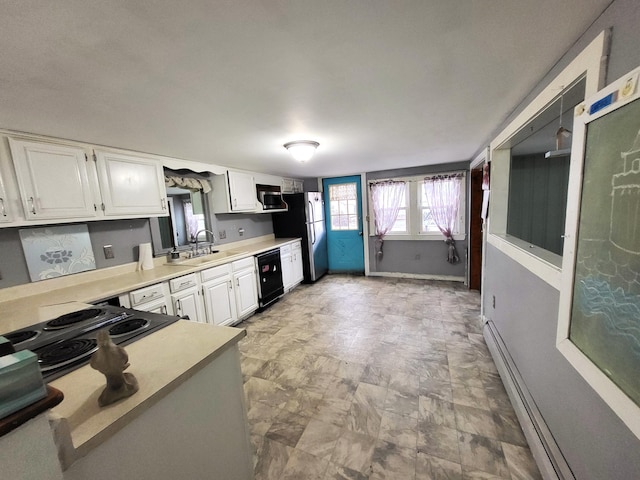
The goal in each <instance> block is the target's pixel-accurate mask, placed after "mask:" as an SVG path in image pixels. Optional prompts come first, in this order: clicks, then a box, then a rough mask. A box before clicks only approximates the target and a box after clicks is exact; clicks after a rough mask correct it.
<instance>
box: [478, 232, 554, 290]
mask: <svg viewBox="0 0 640 480" xmlns="http://www.w3.org/2000/svg"><path fill="white" fill-rule="evenodd" d="M487 242H488V243H489V244H491V245H493V246H494V247H496V248H497V249H498V250H500V251H501V252H502V253H504V254H505V255H507V256H508V257H510V258H511V259H513V260H514V261H516V262H518V263H519V264H520V265H522V266H523V267H524V268H526V269H527V270H529V271H530V272H531V273H533V274H534V275H536V276H538V277H540V278H541V279H542V280H544V281H545V282H547V283H548V284H549V285H551V286H552V287H553V288H555V289H556V290H560V285H561V280H562V257H561V256H560V255H557V254H555V253H552V252H550V251H548V250H545V249H543V248H540V247H536V246H532V245H531V244H530V243H529V242H525V241H524V240H520V239H519V238H516V237H512V236H511V235H496V234H495V233H491V234H489V235H488V236H487Z"/></svg>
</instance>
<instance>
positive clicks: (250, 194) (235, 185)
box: [228, 170, 258, 212]
mask: <svg viewBox="0 0 640 480" xmlns="http://www.w3.org/2000/svg"><path fill="white" fill-rule="evenodd" d="M228 175H229V194H230V201H231V210H233V211H234V212H238V211H254V210H255V209H256V203H257V201H258V199H257V197H256V182H255V180H254V178H253V176H252V175H249V174H248V173H242V172H233V171H231V170H230V171H229V172H228Z"/></svg>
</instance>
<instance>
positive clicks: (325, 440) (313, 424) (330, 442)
mask: <svg viewBox="0 0 640 480" xmlns="http://www.w3.org/2000/svg"><path fill="white" fill-rule="evenodd" d="M341 433H342V429H341V428H340V427H338V426H336V425H332V424H330V423H324V422H322V421H320V420H316V419H313V418H312V419H311V420H309V423H308V424H307V428H305V429H304V432H303V433H302V436H301V437H300V440H299V441H298V444H297V445H296V448H297V449H299V450H303V451H305V452H307V453H310V454H311V455H313V456H315V457H318V458H326V459H329V458H331V455H332V454H333V449H334V448H335V446H336V443H337V442H338V439H339V438H340V435H341Z"/></svg>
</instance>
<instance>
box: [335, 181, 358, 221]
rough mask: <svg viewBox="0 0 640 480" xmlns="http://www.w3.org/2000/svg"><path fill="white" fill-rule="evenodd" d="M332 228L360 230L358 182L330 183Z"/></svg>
mask: <svg viewBox="0 0 640 480" xmlns="http://www.w3.org/2000/svg"><path fill="white" fill-rule="evenodd" d="M329 199H330V202H329V203H330V205H331V213H330V215H331V230H358V192H357V191H356V183H355V182H354V183H342V184H340V185H329Z"/></svg>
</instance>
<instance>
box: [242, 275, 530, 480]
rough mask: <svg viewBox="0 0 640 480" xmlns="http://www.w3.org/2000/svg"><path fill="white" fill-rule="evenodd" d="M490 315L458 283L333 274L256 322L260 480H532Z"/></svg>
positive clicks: (251, 414) (250, 361) (254, 392)
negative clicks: (489, 344)
mask: <svg viewBox="0 0 640 480" xmlns="http://www.w3.org/2000/svg"><path fill="white" fill-rule="evenodd" d="M479 307H480V297H479V295H478V294H477V293H475V292H469V291H468V290H466V288H465V287H464V286H463V285H461V284H459V283H457V282H442V281H431V280H416V279H397V278H377V277H357V276H349V275H327V276H325V277H323V278H322V279H321V280H320V281H318V282H316V283H314V284H313V285H306V284H303V285H299V286H298V287H297V288H296V289H295V290H294V291H292V292H291V293H289V294H287V295H286V296H285V297H283V298H282V299H281V300H280V301H279V302H277V303H274V304H273V305H272V306H271V307H269V308H268V309H266V310H263V311H261V312H257V313H256V314H255V315H253V316H252V317H250V318H249V319H247V320H245V321H244V322H243V323H242V324H240V325H239V326H240V327H242V328H246V329H247V332H248V337H247V338H245V339H243V340H242V341H241V342H240V344H239V346H240V351H241V362H242V363H241V366H242V372H243V381H244V388H245V395H246V398H247V408H248V421H249V430H250V433H251V444H252V446H253V448H254V450H255V455H254V466H255V474H256V479H257V480H263V479H269V478H278V479H281V478H285V479H296V478H305V479H307V478H318V479H327V480H341V479H342V480H365V479H369V480H372V479H378V478H385V479H389V478H401V479H403V480H406V479H412V478H414V477H415V478H416V479H421V480H422V479H429V478H445V479H447V478H448V479H459V478H466V479H484V480H487V479H490V478H494V479H499V478H505V479H509V480H513V479H515V478H521V477H523V476H524V478H526V475H527V474H528V473H527V472H529V471H530V467H531V466H532V465H533V466H535V463H534V462H533V459H532V458H531V455H530V452H529V450H528V449H527V448H526V441H525V440H524V437H523V436H522V432H521V430H520V428H519V425H518V423H517V418H516V417H515V414H514V412H513V408H512V407H511V404H510V402H509V398H508V396H507V394H506V392H505V390H504V387H503V385H502V382H501V380H500V376H499V375H498V373H497V370H496V369H495V365H494V364H493V360H492V358H491V355H490V353H489V350H488V349H487V348H486V345H485V343H484V338H483V336H482V322H481V321H480V319H479ZM505 457H506V458H505ZM527 462H529V463H527ZM531 471H535V470H533V469H532V470H531ZM531 475H532V478H536V479H537V478H539V477H534V476H533V474H531Z"/></svg>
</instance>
